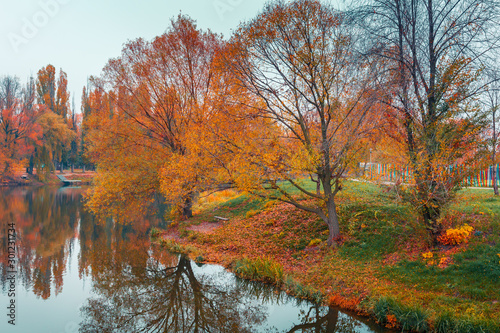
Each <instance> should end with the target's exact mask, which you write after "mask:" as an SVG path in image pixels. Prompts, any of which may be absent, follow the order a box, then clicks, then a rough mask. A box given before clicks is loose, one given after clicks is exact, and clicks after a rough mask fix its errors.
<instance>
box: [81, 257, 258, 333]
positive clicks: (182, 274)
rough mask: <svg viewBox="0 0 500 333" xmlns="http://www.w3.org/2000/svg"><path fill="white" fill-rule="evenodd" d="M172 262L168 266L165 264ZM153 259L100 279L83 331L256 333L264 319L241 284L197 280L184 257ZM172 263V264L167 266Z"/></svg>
mask: <svg viewBox="0 0 500 333" xmlns="http://www.w3.org/2000/svg"><path fill="white" fill-rule="evenodd" d="M165 260H166V261H168V262H165ZM174 260H175V257H172V256H170V257H169V258H167V257H164V258H163V260H161V261H162V262H160V261H157V260H152V259H150V260H148V263H147V265H145V266H142V267H123V270H122V271H121V272H110V274H109V275H101V276H100V277H99V278H98V279H96V280H94V288H95V289H94V291H95V292H96V293H97V294H98V295H99V296H98V297H96V298H93V299H90V300H89V301H88V304H86V305H85V306H84V307H83V308H82V312H83V313H84V316H85V320H84V322H83V323H82V324H81V328H80V331H81V332H214V333H215V332H251V331H252V330H251V327H252V326H254V325H256V324H258V323H260V322H261V321H262V320H263V319H264V317H263V316H264V315H263V312H262V311H261V309H260V308H259V306H258V305H256V304H253V305H252V304H250V303H251V301H245V299H244V298H243V297H242V295H241V290H240V289H239V288H238V287H237V285H236V284H234V283H233V284H231V283H229V284H224V288H223V290H222V288H220V283H214V281H213V280H212V279H209V278H208V277H207V276H203V275H201V276H200V275H198V276H197V275H195V272H194V271H193V268H192V266H191V262H190V261H189V260H188V259H186V258H185V257H183V256H181V257H180V258H179V259H178V260H177V263H175V261H174ZM165 264H166V265H165Z"/></svg>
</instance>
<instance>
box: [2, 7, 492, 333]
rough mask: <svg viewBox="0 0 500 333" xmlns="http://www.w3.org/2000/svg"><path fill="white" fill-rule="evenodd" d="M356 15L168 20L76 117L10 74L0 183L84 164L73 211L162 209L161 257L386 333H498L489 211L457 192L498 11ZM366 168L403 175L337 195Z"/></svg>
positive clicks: (51, 78) (485, 159)
mask: <svg viewBox="0 0 500 333" xmlns="http://www.w3.org/2000/svg"><path fill="white" fill-rule="evenodd" d="M351 5H352V6H351V7H349V8H347V9H344V10H338V9H335V8H333V7H332V6H331V5H329V4H327V3H326V2H322V1H315V0H295V1H274V2H270V3H268V4H267V5H266V6H265V7H264V8H263V9H262V11H261V12H260V14H259V15H257V16H256V17H255V18H253V19H251V20H249V21H248V22H243V23H241V24H240V25H239V27H238V28H237V29H236V30H235V31H234V33H233V34H232V35H231V36H226V37H227V38H223V37H222V36H220V35H218V34H215V33H213V32H212V31H210V30H202V29H199V28H198V27H197V26H196V22H195V21H194V20H193V19H191V18H189V17H187V16H184V15H179V16H178V17H176V18H174V19H172V20H171V22H170V24H169V26H168V28H167V30H166V32H165V33H164V34H162V35H160V36H158V37H155V38H154V39H153V40H151V41H147V40H144V39H137V40H133V41H129V42H127V43H126V44H125V45H124V47H123V50H122V53H121V55H120V56H119V57H116V58H113V59H111V60H109V62H108V63H107V64H106V65H105V67H104V69H103V72H102V73H101V75H99V76H96V77H92V78H91V79H90V81H89V85H88V86H87V87H85V88H84V89H83V94H82V101H81V102H82V110H81V111H82V112H81V116H79V114H78V113H76V112H75V110H74V109H75V108H74V107H73V108H71V107H70V105H69V104H70V103H69V94H68V93H67V91H66V88H65V87H66V84H67V78H66V74H65V73H64V72H63V71H62V70H61V71H60V73H59V78H58V79H56V74H55V68H54V66H52V65H49V66H46V67H44V68H42V69H41V70H40V71H39V72H38V77H37V79H36V80H35V79H32V80H30V81H29V82H28V84H27V85H26V88H25V89H21V87H20V85H19V80H16V79H13V78H9V77H7V78H5V79H4V80H3V81H2V84H1V86H0V88H1V89H0V103H1V105H0V106H1V107H0V109H1V110H2V123H1V124H0V125H1V126H0V143H1V146H0V148H1V149H2V150H1V155H0V167H1V168H2V170H3V173H2V175H4V176H6V177H8V175H9V174H10V173H12V170H13V169H14V168H18V167H23V168H26V170H27V171H28V173H29V174H33V175H34V177H38V178H40V179H42V180H46V179H47V178H50V177H52V176H53V175H54V172H55V171H56V170H57V169H60V170H61V169H64V168H66V169H68V168H69V167H70V166H75V165H76V166H78V165H81V166H82V167H83V168H85V167H90V166H92V167H94V166H95V167H96V169H97V173H96V176H95V177H94V179H93V185H94V186H93V187H92V189H91V190H90V191H89V193H88V195H87V198H86V207H87V209H88V210H89V211H91V212H92V213H94V214H95V215H96V216H102V217H112V218H113V220H114V221H116V222H127V221H133V220H134V219H136V218H137V217H138V216H140V215H141V214H143V213H144V212H146V211H148V210H151V209H152V206H155V205H151V203H158V202H163V203H167V204H168V205H170V206H171V209H169V210H167V211H166V212H165V214H163V213H162V214H163V215H164V217H165V219H167V220H168V221H171V223H170V226H169V228H168V230H166V231H158V230H155V231H154V232H153V236H154V235H156V236H158V235H161V238H159V239H158V241H159V242H162V243H163V244H164V245H166V246H167V248H168V249H169V250H171V251H182V252H190V253H191V255H192V256H193V259H196V260H199V261H215V262H222V263H225V264H227V265H229V266H231V267H232V269H234V270H235V271H236V272H237V273H238V274H241V275H242V276H246V277H249V278H253V279H260V280H264V281H267V282H272V283H275V284H277V285H280V286H281V287H282V288H284V289H287V290H289V291H290V292H292V293H294V294H295V295H297V296H299V297H306V298H311V299H315V300H318V301H319V300H322V301H323V302H325V303H332V304H339V305H341V306H343V307H346V308H351V309H354V310H356V311H359V312H362V313H366V314H370V315H372V316H374V317H375V318H376V319H377V320H378V321H379V322H380V323H382V324H384V325H386V326H388V327H401V328H403V329H412V330H416V331H428V330H435V331H438V332H476V331H478V332H498V331H499V330H500V325H499V323H498V318H497V317H496V313H498V311H499V305H498V300H499V298H500V297H499V294H498V290H500V288H499V287H500V286H499V282H498V281H499V277H500V274H499V273H500V272H499V268H500V263H499V260H498V259H499V258H498V254H499V253H500V250H499V245H498V244H499V243H498V242H499V239H498V234H499V227H498V219H497V216H498V215H497V210H498V209H497V208H496V206H497V205H498V199H497V198H496V197H494V196H493V195H490V194H489V192H474V191H463V190H462V191H461V190H460V188H461V186H462V184H463V180H464V178H465V177H468V176H474V175H475V174H476V173H477V172H478V170H482V169H484V168H485V167H487V166H488V165H494V164H497V163H498V158H497V154H496V152H497V149H498V137H499V134H498V114H497V111H498V109H499V108H498V107H499V105H500V104H499V101H500V99H499V96H500V88H499V86H498V82H499V80H498V77H500V74H499V73H500V70H498V69H497V67H496V66H497V65H498V61H497V60H496V58H497V56H498V49H499V46H500V44H499V39H500V38H499V36H498V34H499V31H500V29H499V26H498V25H499V23H500V19H499V17H498V15H499V13H500V5H499V3H498V2H497V1H490V0H446V1H445V0H426V1H424V0H401V1H399V0H398V1H396V0H370V1H353V2H352V3H351ZM70 111H71V112H70ZM371 162H377V163H389V164H391V165H392V166H393V169H394V170H396V171H398V172H400V176H401V175H402V174H404V173H405V172H406V170H408V171H409V172H408V174H411V177H407V179H405V180H404V182H403V181H402V180H401V178H399V180H398V179H396V181H395V183H394V184H390V187H389V188H386V189H383V188H379V187H377V186H375V185H373V184H372V183H364V182H354V181H348V180H347V179H349V178H351V179H352V178H356V179H358V180H359V179H361V180H363V179H364V178H363V175H364V170H365V169H366V168H367V167H368V168H370V167H371V164H372V163H371ZM370 181H373V179H370ZM380 181H381V183H383V181H384V179H380ZM493 182H494V183H495V184H496V179H495V178H493ZM224 190H225V191H232V192H231V193H232V195H234V198H233V197H232V195H231V196H229V197H228V198H227V200H220V202H216V203H213V205H211V204H210V202H209V201H210V200H214V199H210V198H214V196H221V195H222V194H221V193H226V192H221V191H224ZM495 190H496V192H498V191H497V189H495ZM215 201H218V200H215ZM155 207H157V205H156V206H155ZM483 208H484V209H483ZM486 208H487V209H486ZM488 209H489V210H488ZM214 216H218V218H215V217H214ZM214 219H216V220H217V221H218V222H217V223H218V224H215V226H217V227H214V224H212V222H213V220H214ZM225 219H229V220H227V221H226V220H225Z"/></svg>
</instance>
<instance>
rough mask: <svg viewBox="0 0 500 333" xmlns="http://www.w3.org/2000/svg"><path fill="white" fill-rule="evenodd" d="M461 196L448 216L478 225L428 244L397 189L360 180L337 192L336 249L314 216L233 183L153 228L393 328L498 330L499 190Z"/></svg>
mask: <svg viewBox="0 0 500 333" xmlns="http://www.w3.org/2000/svg"><path fill="white" fill-rule="evenodd" d="M457 202H458V203H459V204H456V205H453V206H451V207H449V208H448V210H447V212H446V215H445V217H444V218H443V224H444V225H445V226H446V228H457V227H460V226H463V225H465V224H467V225H469V226H471V227H473V228H474V229H473V232H472V235H471V238H470V240H469V241H468V243H462V244H459V245H442V246H439V247H430V246H429V245H428V242H427V238H426V231H425V230H424V228H423V227H422V226H421V224H419V223H418V219H417V216H416V214H414V213H413V212H412V210H411V208H409V207H407V206H405V205H402V204H401V203H399V202H398V201H397V200H396V198H395V196H394V194H393V193H391V191H389V190H383V189H380V188H378V187H377V186H375V185H372V184H365V183H355V182H347V183H346V184H345V186H344V190H343V191H342V193H341V194H340V195H339V197H338V203H339V205H338V211H339V215H340V220H341V231H342V234H343V239H342V242H341V244H340V245H339V246H338V247H337V248H335V249H331V248H328V247H327V246H326V238H327V233H328V232H327V228H326V225H324V223H323V222H322V221H320V220H319V219H318V218H317V217H315V216H314V215H312V214H308V213H305V212H302V211H299V210H297V209H295V208H293V207H292V206H290V205H287V204H283V203H277V202H266V201H258V200H254V199H252V198H250V197H249V196H247V195H245V194H238V193H235V192H232V191H225V192H222V193H216V194H214V195H211V196H209V197H207V198H203V199H201V200H200V202H199V204H198V205H197V206H196V207H195V215H196V216H195V217H194V218H192V219H189V220H187V221H183V222H180V223H173V224H172V225H171V227H170V228H169V229H168V230H166V231H162V232H159V231H157V230H155V231H154V232H153V235H154V236H156V237H158V241H159V242H160V243H162V244H163V245H164V246H165V247H167V248H168V249H169V250H174V251H180V252H184V253H188V254H189V255H190V257H191V258H192V259H194V260H197V261H205V262H213V263H220V264H223V265H224V266H226V267H228V268H229V269H231V270H233V271H235V272H236V273H238V274H240V275H242V276H245V277H248V278H252V279H256V280H262V281H265V282H269V283H274V284H276V285H278V286H280V287H281V288H282V289H284V290H286V291H287V292H289V293H291V294H293V295H295V296H298V297H303V298H308V299H312V300H315V301H321V302H322V303H324V304H330V305H336V306H340V307H342V308H344V309H349V310H352V311H355V312H357V313H358V314H362V315H366V316H371V317H373V318H375V319H376V320H377V321H378V322H379V323H381V324H382V325H384V326H386V327H389V328H399V329H401V328H403V329H405V330H415V331H421V332H424V331H436V332H500V323H499V320H498V313H500V304H499V301H500V223H499V221H500V219H499V216H500V199H498V198H495V197H493V194H492V193H488V192H486V191H482V190H463V191H461V192H460V193H459V198H458V200H457ZM216 216H217V217H223V218H227V219H228V220H227V221H225V220H223V219H220V218H216Z"/></svg>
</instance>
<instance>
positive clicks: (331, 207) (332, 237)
mask: <svg viewBox="0 0 500 333" xmlns="http://www.w3.org/2000/svg"><path fill="white" fill-rule="evenodd" d="M327 205H328V207H327V208H328V216H326V221H325V222H326V224H328V231H329V234H328V246H330V247H331V246H335V245H336V241H337V239H338V237H339V235H340V227H339V219H338V216H337V207H336V205H335V201H333V198H330V199H328V203H327Z"/></svg>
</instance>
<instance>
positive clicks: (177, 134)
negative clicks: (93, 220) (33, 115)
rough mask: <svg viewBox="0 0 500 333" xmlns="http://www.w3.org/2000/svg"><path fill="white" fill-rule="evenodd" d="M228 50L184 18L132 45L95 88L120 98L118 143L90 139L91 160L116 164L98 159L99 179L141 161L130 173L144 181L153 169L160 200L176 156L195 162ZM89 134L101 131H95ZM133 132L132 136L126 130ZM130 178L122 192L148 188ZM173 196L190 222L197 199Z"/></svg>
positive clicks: (115, 118) (115, 114)
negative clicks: (195, 140) (162, 180)
mask: <svg viewBox="0 0 500 333" xmlns="http://www.w3.org/2000/svg"><path fill="white" fill-rule="evenodd" d="M221 43H222V41H221V38H220V37H219V36H217V35H215V34H213V33H211V32H210V31H208V32H202V31H200V30H198V29H197V28H196V25H195V23H194V21H192V20H191V19H189V18H187V17H185V16H182V15H179V16H178V18H177V19H176V20H172V22H171V26H170V28H169V29H168V30H167V32H166V33H165V34H163V35H161V36H159V37H156V38H154V39H153V40H152V41H151V42H147V41H144V40H142V39H138V40H136V41H132V42H130V43H128V44H127V45H126V46H125V47H124V49H123V51H122V55H121V57H119V58H117V59H113V60H110V61H109V63H108V65H107V66H106V67H105V68H104V72H103V75H102V77H101V78H100V79H99V80H96V81H95V84H96V85H97V86H98V89H102V90H103V91H106V92H109V93H113V96H114V97H113V101H112V113H111V114H109V118H110V119H109V122H114V126H112V127H109V128H110V130H109V133H110V134H111V133H114V134H116V135H115V136H117V138H116V139H114V138H112V137H103V136H102V135H99V134H96V133H94V134H89V135H88V138H87V142H89V141H90V144H89V146H90V148H89V151H90V155H91V156H93V155H95V156H96V157H98V156H101V157H102V156H105V155H107V156H109V157H110V158H104V159H100V158H95V159H94V161H95V162H96V163H97V166H98V168H99V171H100V176H99V177H101V178H102V179H104V178H105V177H107V175H111V174H112V173H113V170H114V166H116V165H117V164H119V163H121V162H122V163H123V165H127V163H129V162H130V161H131V160H134V162H133V163H134V165H129V167H130V168H131V170H134V172H137V173H139V171H140V170H141V169H144V167H145V166H147V167H149V168H151V169H150V170H148V171H147V175H148V176H150V178H149V177H148V180H147V181H146V184H147V187H150V190H151V191H150V192H151V193H152V192H159V183H158V181H159V176H158V174H159V172H160V169H161V168H160V166H161V165H164V164H167V165H168V164H169V163H175V156H176V155H179V156H183V155H185V154H187V149H188V148H187V147H186V144H185V140H186V137H187V135H188V134H189V133H190V132H192V131H195V130H196V128H197V126H198V124H200V123H201V122H203V120H204V116H203V115H204V112H205V110H206V109H207V101H208V96H209V95H210V93H211V84H212V77H213V76H214V75H215V74H214V69H213V66H212V61H213V58H214V56H215V54H216V53H217V51H218V49H219V48H220V45H221ZM93 121H94V123H96V122H99V121H100V122H102V125H96V126H100V128H102V129H103V130H104V131H106V130H107V129H106V127H105V126H104V124H106V123H107V122H108V120H107V119H106V120H105V119H104V118H101V119H99V120H96V119H94V120H93ZM120 126H123V127H122V128H120ZM88 128H89V131H92V130H93V129H92V126H90V127H88ZM125 128H127V129H129V131H124V130H121V129H125ZM127 147H128V148H127ZM152 160H154V161H152ZM125 176H126V175H125V174H124V175H123V178H120V176H119V175H118V174H115V176H114V177H113V178H114V179H115V182H114V183H120V184H122V185H123V186H122V187H121V188H120V189H121V191H123V189H124V187H126V186H131V189H134V190H139V189H140V188H142V187H141V182H137V183H127V182H126V181H125V180H124V178H125ZM190 182H191V180H187V181H186V182H185V183H184V184H182V186H181V187H183V189H188V188H189V183H190ZM103 184H104V183H103ZM110 185H112V184H110ZM114 190H116V187H114V186H110V187H109V188H106V187H105V186H97V188H96V189H95V190H94V191H93V192H92V194H91V196H90V201H89V203H90V204H91V205H94V204H95V205H96V206H98V205H99V200H97V198H98V194H99V193H101V194H103V193H105V192H106V193H108V194H110V191H114ZM128 192H131V193H132V192H133V191H128ZM166 194H169V199H171V200H169V201H170V202H172V203H176V204H178V206H179V208H180V210H181V214H182V215H183V216H184V217H190V216H191V215H192V211H191V207H192V202H193V199H194V196H195V193H194V192H193V191H184V192H183V193H177V194H180V195H177V196H175V198H171V197H172V195H171V194H173V192H171V191H166Z"/></svg>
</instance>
